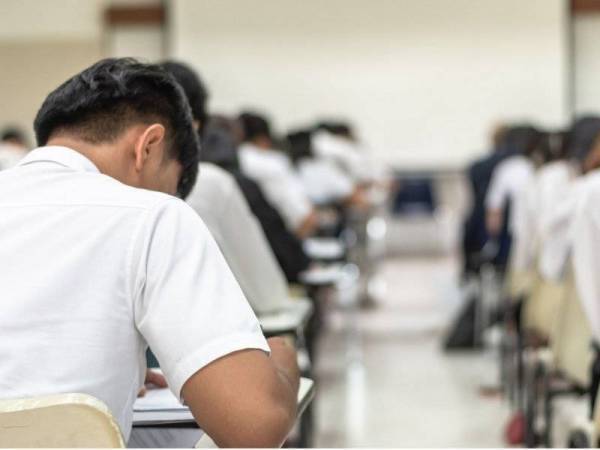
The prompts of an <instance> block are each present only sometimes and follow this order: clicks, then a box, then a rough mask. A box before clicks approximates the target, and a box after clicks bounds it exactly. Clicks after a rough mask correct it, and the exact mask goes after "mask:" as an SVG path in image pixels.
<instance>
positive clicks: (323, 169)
mask: <svg viewBox="0 0 600 450" xmlns="http://www.w3.org/2000/svg"><path fill="white" fill-rule="evenodd" d="M298 174H299V175H300V180H302V184H303V186H304V189H305V190H306V192H307V194H308V196H309V197H310V199H311V201H312V202H313V203H315V204H317V205H323V204H328V203H333V202H339V201H342V200H345V199H346V198H348V197H350V196H351V195H352V193H353V192H354V183H353V182H352V179H351V178H350V177H349V176H347V175H346V174H345V173H344V172H342V170H341V169H340V168H339V167H338V166H336V165H335V164H334V163H333V162H332V161H329V160H326V159H321V158H305V159H303V160H301V161H300V162H299V163H298Z"/></svg>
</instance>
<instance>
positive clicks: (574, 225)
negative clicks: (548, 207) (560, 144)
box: [565, 134, 600, 342]
mask: <svg viewBox="0 0 600 450" xmlns="http://www.w3.org/2000/svg"><path fill="white" fill-rule="evenodd" d="M584 166H585V168H584V170H585V171H586V175H585V176H584V177H583V178H582V179H581V180H580V181H579V182H578V183H576V184H575V185H574V188H573V189H572V191H571V199H570V202H569V203H570V205H568V207H569V208H568V209H567V210H566V211H565V212H566V213H568V214H570V218H569V221H568V235H567V238H568V243H569V248H568V250H569V251H570V254H571V257H572V261H573V270H574V276H575V285H576V288H577V293H578V295H579V298H580V300H581V302H582V304H583V307H584V311H585V313H586V316H587V318H588V320H589V323H590V325H591V330H592V335H593V337H594V340H595V341H596V342H600V283H599V280H598V271H599V270H600V255H599V252H600V240H599V239H598V236H600V216H599V214H598V204H599V203H598V202H599V201H600V134H599V135H597V137H596V141H595V144H594V146H593V149H592V151H591V152H590V154H589V155H588V157H587V158H586V161H585V164H584Z"/></svg>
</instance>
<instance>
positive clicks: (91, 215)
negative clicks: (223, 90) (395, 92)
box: [0, 59, 299, 447]
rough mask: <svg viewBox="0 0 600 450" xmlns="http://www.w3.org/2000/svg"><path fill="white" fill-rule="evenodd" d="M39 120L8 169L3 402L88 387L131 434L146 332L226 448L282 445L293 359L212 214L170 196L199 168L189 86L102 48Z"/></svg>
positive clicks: (0, 199)
mask: <svg viewBox="0 0 600 450" xmlns="http://www.w3.org/2000/svg"><path fill="white" fill-rule="evenodd" d="M34 127H35V133H36V138H37V142H38V145H40V146H41V147H40V148H38V149H36V150H34V151H32V152H31V153H30V154H29V155H28V156H27V157H26V158H25V159H24V160H23V161H22V162H21V163H20V164H19V165H18V166H17V167H16V168H13V169H9V170H6V171H4V172H2V173H0V230H2V233H0V261H2V270H0V286H2V308H0V330H2V339H0V359H1V361H2V364H0V398H2V399H6V398H22V397H32V396H39V395H46V394H57V393H67V392H81V393H87V394H90V395H93V396H95V397H97V398H99V399H100V400H102V401H104V402H105V403H106V404H107V405H108V407H109V408H110V410H111V411H112V413H113V414H114V416H115V418H116V420H117V421H118V423H119V425H120V427H121V431H122V432H123V434H124V436H125V438H127V436H128V435H129V432H130V429H131V421H132V404H133V402H134V400H135V398H136V396H137V393H138V391H139V389H140V386H141V385H142V382H143V380H144V374H145V372H146V366H145V358H144V355H145V351H146V348H147V346H148V344H149V345H150V346H151V347H152V350H153V351H154V353H155V354H156V356H157V358H158V360H159V362H160V365H161V368H162V369H163V371H164V374H165V376H166V379H167V381H168V383H169V386H170V388H171V390H172V391H173V393H174V394H175V395H177V396H178V397H180V398H182V400H184V401H185V403H186V404H187V405H188V406H189V407H190V409H191V411H192V413H193V414H194V417H195V418H196V420H197V421H198V424H199V425H200V427H201V428H202V429H203V430H204V431H205V432H206V433H207V434H208V435H209V436H210V437H211V438H212V439H213V440H214V441H215V442H216V443H217V445H220V446H238V447H246V446H267V447H273V446H279V445H280V444H281V443H282V442H283V440H284V439H285V437H286V435H287V433H288V432H289V430H290V428H291V426H292V424H293V422H294V416H295V404H296V395H297V389H298V379H299V378H298V368H297V365H296V355H295V352H294V351H293V350H292V349H291V348H289V347H288V346H287V344H284V343H283V342H282V341H280V340H273V341H269V345H267V342H266V341H265V339H264V337H263V335H262V333H261V331H260V328H259V324H258V322H257V319H256V317H255V316H254V314H253V313H252V310H251V308H250V306H249V305H248V303H247V301H246V299H245V298H244V295H243V294H242V292H241V290H240V288H239V286H238V284H237V282H236V281H235V279H234V278H233V276H232V274H231V272H230V270H229V268H228V266H227V264H226V263H225V261H224V259H223V257H222V255H221V253H220V252H219V250H218V247H217V245H216V243H215V242H214V240H213V239H212V237H211V236H210V234H209V232H208V231H207V229H206V227H205V226H204V224H203V222H202V220H201V219H200V218H199V217H198V215H197V214H196V213H195V212H194V211H193V210H192V209H191V208H190V207H189V206H187V205H186V204H185V203H184V202H183V201H181V200H179V199H177V198H175V197H174V196H173V195H175V194H179V196H181V197H185V196H186V195H187V194H188V193H189V191H190V190H191V189H192V187H193V185H194V181H195V178H196V171H197V167H198V145H197V137H196V133H195V130H194V129H193V127H192V118H191V114H190V110H189V105H188V104H187V101H186V100H185V97H184V94H183V93H182V91H181V88H180V87H179V86H178V85H177V83H176V82H175V81H174V80H173V78H172V77H171V76H170V75H168V74H167V73H166V72H165V71H164V70H163V69H161V68H160V67H158V66H155V65H147V64H140V63H138V62H136V61H135V60H132V59H106V60H102V61H100V62H98V63H96V64H94V65H93V66H91V67H89V68H88V69H86V70H84V71H83V72H81V73H79V74H77V75H75V76H74V77H73V78H71V79H69V80H67V81H66V82H65V83H63V84H62V85H61V86H59V87H58V88H57V89H56V90H55V91H53V92H52V93H50V94H49V96H48V97H47V98H46V100H45V101H44V103H43V105H42V107H41V108H40V110H39V112H38V114H37V117H36V119H35V124H34ZM269 347H270V348H269ZM269 351H270V357H269Z"/></svg>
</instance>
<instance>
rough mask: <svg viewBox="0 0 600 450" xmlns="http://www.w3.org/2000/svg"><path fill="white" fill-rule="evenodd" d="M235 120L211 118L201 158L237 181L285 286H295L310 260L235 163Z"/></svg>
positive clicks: (236, 128) (237, 136)
mask: <svg viewBox="0 0 600 450" xmlns="http://www.w3.org/2000/svg"><path fill="white" fill-rule="evenodd" d="M240 136H241V133H240V132H239V131H238V127H237V123H236V121H235V120H230V119H227V118H225V117H212V118H211V119H210V121H209V122H208V125H207V129H206V132H205V133H204V136H203V140H202V153H201V158H202V160H204V161H207V162H212V163H214V164H216V165H218V166H219V167H222V168H223V169H225V170H227V171H228V172H229V173H230V174H231V175H232V176H233V177H234V178H235V181H236V182H237V184H238V186H239V188H240V189H241V191H242V193H243V194H244V197H245V199H246V201H247V202H248V205H249V207H250V209H251V211H252V213H253V214H254V216H255V217H256V218H257V219H258V221H259V223H260V225H261V227H262V230H263V232H264V234H265V236H266V237H267V240H268V241H269V245H270V246H271V249H272V250H273V253H274V254H275V257H276V258H277V261H278V263H279V265H280V267H281V269H282V270H283V272H284V273H285V277H286V279H287V281H288V283H297V282H298V281H299V279H300V274H301V273H303V272H304V271H306V270H307V269H308V268H309V266H310V264H311V260H310V258H309V257H308V256H307V255H306V253H305V252H304V248H303V247H302V243H301V242H300V240H299V239H298V237H297V236H296V235H295V234H294V233H292V232H291V231H290V230H288V228H287V226H286V224H285V222H284V221H283V218H282V217H281V215H280V214H279V212H278V211H277V210H276V209H275V208H274V207H273V206H272V205H271V204H270V203H269V201H268V200H267V198H266V197H265V196H264V195H263V192H262V190H261V188H260V186H259V185H258V184H257V183H256V182H255V181H253V180H252V179H251V178H249V177H247V176H246V175H245V174H243V173H242V171H241V170H240V166H239V160H238V146H239V144H240V140H241V137H240Z"/></svg>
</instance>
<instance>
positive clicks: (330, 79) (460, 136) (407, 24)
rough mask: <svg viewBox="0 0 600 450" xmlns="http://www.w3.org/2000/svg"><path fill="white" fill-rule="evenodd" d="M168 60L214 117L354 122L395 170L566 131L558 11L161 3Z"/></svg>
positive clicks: (277, 1)
mask: <svg viewBox="0 0 600 450" xmlns="http://www.w3.org/2000/svg"><path fill="white" fill-rule="evenodd" d="M170 7H171V23H170V25H171V26H170V29H171V39H170V41H171V46H172V52H173V54H174V56H176V57H177V58H179V59H182V60H185V61H189V62H191V63H193V65H194V66H195V67H196V68H197V69H198V70H200V71H201V73H202V74H203V76H204V78H205V79H206V81H207V83H208V85H209V87H210V89H211V91H212V93H213V95H212V99H211V105H212V108H213V110H217V111H223V112H226V113H232V112H236V111H238V110H239V109H240V108H243V107H258V108H262V109H263V110H264V111H265V112H268V113H270V114H271V115H272V116H273V117H274V118H276V119H277V121H276V125H277V126H278V127H279V128H280V129H282V130H285V129H286V128H287V127H291V126H296V125H302V124H304V123H307V122H308V121H311V120H313V119H314V118H316V117H322V116H330V115H331V116H338V117H345V118H348V119H350V120H351V121H352V122H354V123H355V124H356V125H357V126H358V128H359V132H360V134H361V135H362V137H363V138H364V140H365V141H366V142H367V143H368V144H369V146H370V148H371V149H372V151H373V152H374V153H375V154H376V155H377V156H378V157H379V158H381V159H383V160H387V161H389V162H392V163H394V164H395V165H398V166H400V165H402V166H404V167H407V166H409V167H419V166H436V167H444V166H445V167H450V168H454V167H458V166H461V165H463V164H464V163H465V162H466V161H467V160H469V159H470V158H472V157H473V155H475V154H478V153H481V152H482V151H483V150H484V149H485V147H486V146H487V141H488V134H489V131H490V129H491V127H492V126H493V124H494V123H495V122H497V121H500V120H505V119H531V120H535V121H537V122H539V123H540V124H542V125H545V126H559V125H563V124H564V123H565V122H566V121H567V120H568V118H569V115H568V111H567V109H568V106H567V101H566V99H567V97H566V96H567V85H568V84H567V83H568V77H567V74H568V72H567V70H568V67H567V62H568V61H567V53H566V52H567V47H566V46H567V33H566V25H567V17H568V10H567V4H566V2H565V1H564V0H527V1H522V0H502V1H498V0H418V1H415V0H376V1H362V0H304V1H297V0H245V1H237V0H202V1H195V0H172V1H171V2H170Z"/></svg>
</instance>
